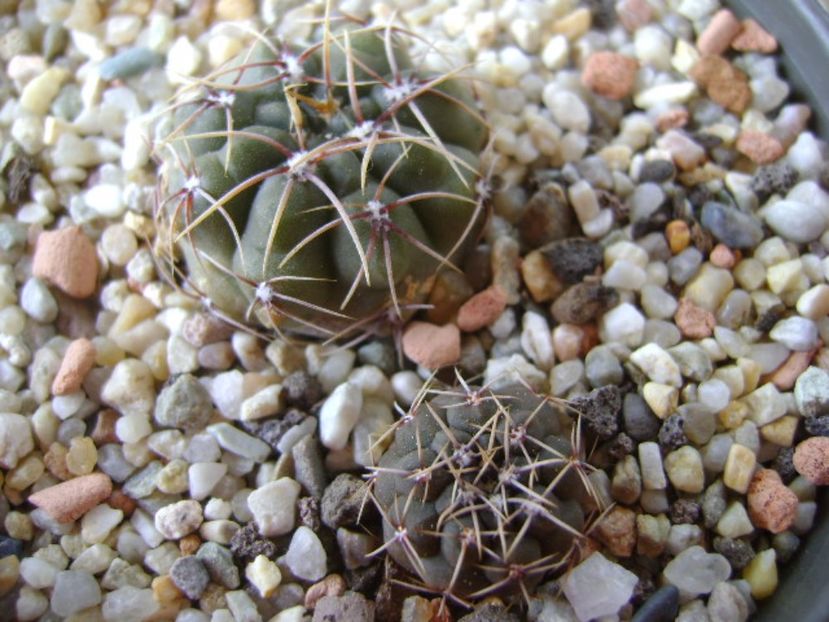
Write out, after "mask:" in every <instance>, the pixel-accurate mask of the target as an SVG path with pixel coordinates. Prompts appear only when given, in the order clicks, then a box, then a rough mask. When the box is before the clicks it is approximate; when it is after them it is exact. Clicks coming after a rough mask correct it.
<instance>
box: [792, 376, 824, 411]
mask: <svg viewBox="0 0 829 622" xmlns="http://www.w3.org/2000/svg"><path fill="white" fill-rule="evenodd" d="M793 393H794V400H795V405H796V406H797V411H798V412H799V413H800V414H801V415H802V416H803V417H807V418H814V417H817V416H820V415H824V414H826V413H829V373H827V371H826V370H825V369H821V368H819V367H814V366H812V367H809V368H808V369H806V371H804V372H803V373H802V374H801V375H800V376H799V377H798V379H797V381H796V382H795V385H794V392H793Z"/></svg>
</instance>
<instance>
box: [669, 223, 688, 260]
mask: <svg viewBox="0 0 829 622" xmlns="http://www.w3.org/2000/svg"><path fill="white" fill-rule="evenodd" d="M665 237H666V238H668V246H670V247H671V253H673V254H674V255H677V254H679V253H681V252H682V251H684V250H685V249H686V248H688V245H689V244H690V243H691V229H689V228H688V223H687V222H685V221H684V220H672V221H671V222H669V223H668V226H667V227H665Z"/></svg>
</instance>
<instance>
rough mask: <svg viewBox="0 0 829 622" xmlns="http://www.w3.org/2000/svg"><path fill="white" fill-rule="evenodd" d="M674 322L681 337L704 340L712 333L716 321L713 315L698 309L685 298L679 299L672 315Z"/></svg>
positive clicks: (700, 308)
mask: <svg viewBox="0 0 829 622" xmlns="http://www.w3.org/2000/svg"><path fill="white" fill-rule="evenodd" d="M674 322H675V323H676V326H677V328H679V331H680V332H681V333H682V336H683V337H686V338H688V339H705V338H706V337H710V336H711V335H712V334H713V333H714V327H715V326H716V325H717V320H716V318H715V317H714V314H713V313H711V312H710V311H708V310H707V309H703V308H702V307H698V306H697V305H695V304H694V303H693V302H691V301H690V300H688V299H687V298H680V299H679V307H677V310H676V313H674Z"/></svg>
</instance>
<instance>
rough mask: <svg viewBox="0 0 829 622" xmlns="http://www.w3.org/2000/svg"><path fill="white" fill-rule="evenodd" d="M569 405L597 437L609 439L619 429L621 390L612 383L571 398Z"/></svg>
mask: <svg viewBox="0 0 829 622" xmlns="http://www.w3.org/2000/svg"><path fill="white" fill-rule="evenodd" d="M570 405H571V406H572V407H573V408H574V409H575V410H577V411H579V412H580V413H581V414H582V417H584V420H585V422H586V423H587V428H588V429H589V430H591V431H592V432H594V433H595V434H596V435H597V436H598V437H599V438H602V439H609V438H611V437H613V436H614V435H615V434H616V433H617V432H618V431H619V411H620V410H621V409H622V390H621V389H620V388H619V387H617V386H616V385H613V384H608V385H605V386H603V387H599V388H598V389H593V390H592V391H591V392H590V393H588V394H587V395H580V396H578V397H576V398H573V400H571V402H570Z"/></svg>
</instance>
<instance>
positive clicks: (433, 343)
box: [403, 322, 461, 369]
mask: <svg viewBox="0 0 829 622" xmlns="http://www.w3.org/2000/svg"><path fill="white" fill-rule="evenodd" d="M403 353H404V354H405V355H406V356H407V357H409V358H410V359H411V360H412V361H414V362H415V363H417V364H418V365H422V366H423V367H425V368H426V369H438V368H439V367H444V366H445V365H452V364H453V363H457V362H458V359H460V357H461V333H460V331H459V330H458V327H457V326H455V325H454V324H446V325H444V326H438V325H436V324H430V323H428V322H411V323H409V325H408V326H407V327H406V330H405V332H404V333H403Z"/></svg>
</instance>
